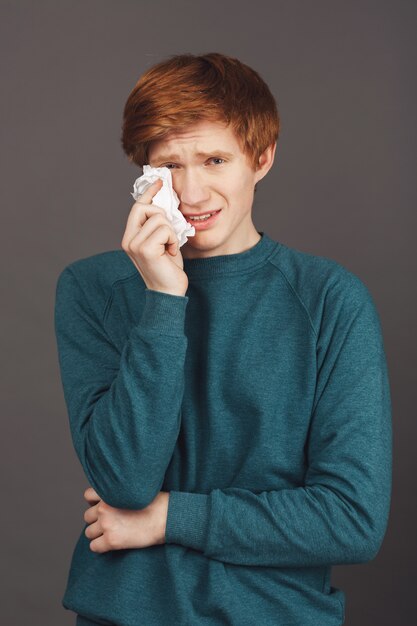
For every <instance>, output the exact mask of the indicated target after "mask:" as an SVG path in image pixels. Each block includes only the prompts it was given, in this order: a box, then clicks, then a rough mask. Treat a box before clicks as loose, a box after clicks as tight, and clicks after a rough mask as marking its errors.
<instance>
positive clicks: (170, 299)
mask: <svg viewBox="0 0 417 626" xmlns="http://www.w3.org/2000/svg"><path fill="white" fill-rule="evenodd" d="M188 300H189V298H188V296H175V295H173V294H170V293H165V292H163V291H155V290H153V289H145V306H144V307H143V311H142V317H141V319H140V324H139V325H140V327H141V328H144V329H146V330H157V331H159V332H161V333H171V334H173V333H174V334H178V335H182V334H184V322H185V311H186V309H187V304H188Z"/></svg>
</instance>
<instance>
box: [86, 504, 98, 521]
mask: <svg viewBox="0 0 417 626" xmlns="http://www.w3.org/2000/svg"><path fill="white" fill-rule="evenodd" d="M97 519H98V513H97V505H95V506H91V507H90V508H89V509H87V510H86V511H84V521H85V522H87V524H91V523H92V522H95V521H97Z"/></svg>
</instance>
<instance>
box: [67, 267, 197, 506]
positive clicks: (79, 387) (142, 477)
mask: <svg viewBox="0 0 417 626" xmlns="http://www.w3.org/2000/svg"><path fill="white" fill-rule="evenodd" d="M145 298H146V299H145V304H144V308H143V312H142V316H141V319H140V322H139V323H138V324H137V325H135V326H134V327H133V328H132V329H131V331H130V335H129V338H128V340H127V341H126V343H125V345H124V346H123V350H122V352H121V353H120V351H119V350H118V348H117V347H116V346H115V345H114V343H113V342H112V341H111V340H110V338H109V336H108V334H107V332H106V330H105V327H104V322H103V318H102V316H101V314H97V313H95V312H94V310H93V307H92V306H90V304H89V294H88V293H86V292H85V290H83V289H82V288H81V286H80V284H79V281H78V280H77V278H76V276H75V275H74V273H73V271H72V270H71V269H70V268H66V269H65V270H63V272H62V273H61V275H60V276H59V279H58V283H57V290H56V301H55V332H56V338H57V345H58V355H59V363H60V368H61V378H62V384H63V389H64V395H65V400H66V404H67V408H68V415H69V420H70V428H71V435H72V439H73V443H74V447H75V450H76V453H77V456H78V458H79V460H80V462H81V465H82V467H83V469H84V472H85V474H86V477H87V479H88V481H89V483H90V484H91V486H92V487H93V488H94V489H95V490H96V492H97V493H98V494H99V495H100V497H101V498H102V499H103V500H104V501H105V502H106V503H107V504H109V505H110V506H113V507H118V508H125V509H143V508H145V507H146V506H147V505H148V504H150V503H151V502H152V501H153V500H154V499H155V497H156V496H157V494H158V493H159V491H160V489H161V487H162V484H163V481H164V476H165V471H166V469H167V467H168V464H169V462H170V460H171V457H172V453H173V450H174V447H175V444H176V441H177V437H178V433H179V430H180V425H181V403H182V397H183V392H184V361H185V355H186V350H187V337H186V335H185V334H184V319H185V310H186V305H187V302H188V297H186V296H175V295H171V294H166V293H162V292H158V291H153V290H149V289H146V292H145Z"/></svg>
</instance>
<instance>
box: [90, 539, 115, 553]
mask: <svg viewBox="0 0 417 626" xmlns="http://www.w3.org/2000/svg"><path fill="white" fill-rule="evenodd" d="M90 550H92V551H93V552H100V553H103V552H108V551H109V550H111V548H110V547H109V546H108V544H107V541H106V538H105V537H104V535H101V537H97V539H94V540H93V541H90Z"/></svg>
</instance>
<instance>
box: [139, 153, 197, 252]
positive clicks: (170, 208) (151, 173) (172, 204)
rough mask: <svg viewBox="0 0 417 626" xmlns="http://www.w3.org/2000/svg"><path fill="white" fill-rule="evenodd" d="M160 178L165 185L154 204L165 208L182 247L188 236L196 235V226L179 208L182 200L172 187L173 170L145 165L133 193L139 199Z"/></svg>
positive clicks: (155, 198)
mask: <svg viewBox="0 0 417 626" xmlns="http://www.w3.org/2000/svg"><path fill="white" fill-rule="evenodd" d="M158 178H161V179H162V181H163V185H162V187H161V189H160V190H159V191H158V193H157V194H155V195H154V197H153V199H152V204H155V205H156V206H159V207H161V209H164V211H165V213H166V216H167V218H168V220H169V221H170V222H171V225H172V228H173V229H174V231H175V233H176V235H177V237H178V240H179V247H180V248H181V246H183V245H184V244H185V243H186V241H187V240H188V237H192V236H193V235H195V228H194V226H192V225H191V224H190V223H189V222H187V221H186V219H185V217H184V216H183V214H182V213H181V211H179V210H178V205H179V203H180V201H179V199H178V196H177V194H176V193H175V190H174V189H173V187H172V176H171V171H170V170H169V169H168V168H167V167H151V166H150V165H144V166H143V174H142V176H140V177H139V178H137V179H136V180H135V182H134V184H133V193H132V194H131V195H132V196H133V198H134V199H135V200H139V199H140V196H141V195H142V194H143V193H145V191H146V189H147V188H148V187H149V186H150V185H152V183H154V182H155V181H156V180H158ZM187 235H188V237H187Z"/></svg>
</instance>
